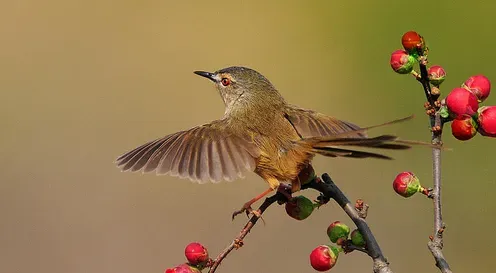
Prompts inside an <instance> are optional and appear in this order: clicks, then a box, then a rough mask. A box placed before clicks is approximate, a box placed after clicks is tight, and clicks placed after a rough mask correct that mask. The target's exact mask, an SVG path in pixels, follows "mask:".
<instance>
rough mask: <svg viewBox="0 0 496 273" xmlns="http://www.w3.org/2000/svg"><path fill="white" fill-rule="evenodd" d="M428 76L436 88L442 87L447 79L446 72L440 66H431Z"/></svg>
mask: <svg viewBox="0 0 496 273" xmlns="http://www.w3.org/2000/svg"><path fill="white" fill-rule="evenodd" d="M427 74H428V75H429V81H430V82H431V83H432V84H433V85H435V86H439V85H441V83H442V82H443V81H444V79H445V78H446V71H444V68H443V67H442V66H439V65H433V66H431V67H430V68H429V70H428V71H427Z"/></svg>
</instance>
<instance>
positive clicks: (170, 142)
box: [117, 120, 260, 183]
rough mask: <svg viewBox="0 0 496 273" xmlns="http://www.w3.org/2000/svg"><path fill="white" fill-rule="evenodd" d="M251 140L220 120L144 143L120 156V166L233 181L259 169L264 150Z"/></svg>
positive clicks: (186, 176) (134, 170)
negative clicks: (258, 163) (257, 165)
mask: <svg viewBox="0 0 496 273" xmlns="http://www.w3.org/2000/svg"><path fill="white" fill-rule="evenodd" d="M249 139H250V138H249V137H247V136H239V135H236V134H234V133H233V132H232V131H231V130H230V128H229V126H228V123H227V122H226V121H225V120H218V121H214V122H212V123H209V124H205V125H202V126H197V127H194V128H191V129H189V130H186V131H181V132H177V133H174V134H171V135H168V136H165V137H163V138H160V139H156V140H154V141H151V142H149V143H146V144H144V145H141V146H139V147H138V148H136V149H133V150H131V151H129V152H127V153H125V154H123V155H122V156H120V157H118V158H117V165H118V166H119V167H120V168H121V169H122V170H123V171H132V172H136V171H143V172H152V171H155V172H156V173H157V174H170V175H172V176H179V177H181V178H189V179H190V180H193V181H197V182H199V183H205V182H207V181H211V182H214V183H217V182H220V181H222V180H227V181H232V180H234V179H236V178H238V177H242V176H243V172H244V171H246V170H251V171H253V170H254V169H255V163H256V159H257V157H258V156H259V155H260V151H259V149H258V147H257V146H256V145H255V144H254V143H253V142H251V141H249Z"/></svg>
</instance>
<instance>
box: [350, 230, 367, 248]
mask: <svg viewBox="0 0 496 273" xmlns="http://www.w3.org/2000/svg"><path fill="white" fill-rule="evenodd" d="M350 237H351V242H352V243H353V244H354V245H356V246H360V247H364V246H365V239H364V238H363V235H362V234H361V233H360V231H358V229H355V230H353V231H352V232H351V235H350Z"/></svg>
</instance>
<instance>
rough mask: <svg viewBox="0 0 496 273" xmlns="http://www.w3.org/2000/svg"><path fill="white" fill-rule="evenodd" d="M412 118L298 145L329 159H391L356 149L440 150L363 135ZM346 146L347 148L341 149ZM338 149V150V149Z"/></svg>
mask: <svg viewBox="0 0 496 273" xmlns="http://www.w3.org/2000/svg"><path fill="white" fill-rule="evenodd" d="M411 118H413V116H409V117H406V118H402V119H397V120H393V121H390V122H387V123H383V124H379V125H374V126H370V127H366V128H360V129H356V130H351V131H347V132H344V133H340V134H335V135H332V136H325V137H312V138H305V139H301V140H299V142H300V144H302V145H305V146H307V147H309V148H310V150H311V152H313V153H316V154H320V155H324V156H329V157H351V158H378V159H392V158H391V157H389V156H387V155H384V154H380V153H374V152H366V151H359V150H355V148H356V147H362V148H374V149H385V150H406V149H410V148H411V146H413V145H420V146H428V147H435V148H440V146H438V145H433V144H431V143H427V142H421V141H411V140H400V139H398V137H397V136H394V135H380V136H377V137H366V136H365V133H366V131H368V130H369V129H372V128H377V127H382V126H386V125H391V124H395V123H399V122H403V121H407V120H410V119H411ZM357 133H363V135H364V136H363V137H357ZM342 146H347V147H349V148H341V147H342ZM338 147H339V148H338Z"/></svg>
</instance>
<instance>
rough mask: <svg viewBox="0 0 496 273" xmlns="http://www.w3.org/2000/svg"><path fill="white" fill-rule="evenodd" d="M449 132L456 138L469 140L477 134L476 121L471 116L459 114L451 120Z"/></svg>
mask: <svg viewBox="0 0 496 273" xmlns="http://www.w3.org/2000/svg"><path fill="white" fill-rule="evenodd" d="M451 133H452V134H453V136H454V137H455V138H456V139H458V140H469V139H471V138H473V137H474V136H475V134H477V123H476V122H475V120H474V119H473V118H472V117H471V116H468V115H464V116H459V117H457V118H456V119H454V120H453V122H451Z"/></svg>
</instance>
